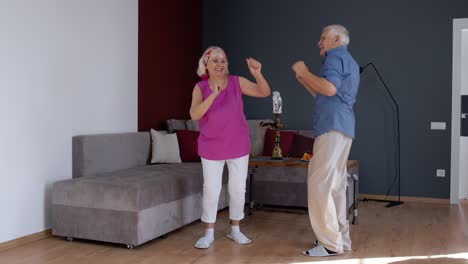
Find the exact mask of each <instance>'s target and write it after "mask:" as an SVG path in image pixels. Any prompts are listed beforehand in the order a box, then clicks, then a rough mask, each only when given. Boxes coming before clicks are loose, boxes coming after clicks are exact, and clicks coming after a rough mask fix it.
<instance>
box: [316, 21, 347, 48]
mask: <svg viewBox="0 0 468 264" xmlns="http://www.w3.org/2000/svg"><path fill="white" fill-rule="evenodd" d="M327 30H330V32H328V34H331V35H330V36H332V37H334V36H337V35H338V36H340V43H341V45H344V46H348V45H349V31H348V30H347V29H346V28H345V27H344V26H342V25H330V26H327V27H325V28H324V29H323V30H322V33H325V32H326V31H327Z"/></svg>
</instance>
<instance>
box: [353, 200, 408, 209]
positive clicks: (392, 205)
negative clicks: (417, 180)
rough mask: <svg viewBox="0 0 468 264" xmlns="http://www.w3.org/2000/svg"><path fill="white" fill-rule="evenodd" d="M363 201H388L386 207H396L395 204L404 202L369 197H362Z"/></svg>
mask: <svg viewBox="0 0 468 264" xmlns="http://www.w3.org/2000/svg"><path fill="white" fill-rule="evenodd" d="M362 201H363V202H368V201H373V202H380V203H388V204H387V205H385V207H387V208H390V207H395V206H398V205H400V204H403V202H401V201H389V200H380V199H368V198H364V199H362Z"/></svg>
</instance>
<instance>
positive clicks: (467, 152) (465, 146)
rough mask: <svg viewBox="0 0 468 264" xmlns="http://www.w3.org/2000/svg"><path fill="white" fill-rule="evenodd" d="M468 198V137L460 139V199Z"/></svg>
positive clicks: (466, 48)
mask: <svg viewBox="0 0 468 264" xmlns="http://www.w3.org/2000/svg"><path fill="white" fill-rule="evenodd" d="M461 53H462V59H461V72H462V74H461V94H462V95H468V76H467V74H466V73H467V72H468V29H465V30H463V31H462V51H461ZM467 197H468V137H461V138H460V198H467Z"/></svg>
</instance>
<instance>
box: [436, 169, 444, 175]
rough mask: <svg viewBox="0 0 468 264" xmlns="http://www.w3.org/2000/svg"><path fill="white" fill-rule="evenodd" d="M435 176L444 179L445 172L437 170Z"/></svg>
mask: <svg viewBox="0 0 468 264" xmlns="http://www.w3.org/2000/svg"><path fill="white" fill-rule="evenodd" d="M436 176H437V177H445V170H443V169H437V170H436Z"/></svg>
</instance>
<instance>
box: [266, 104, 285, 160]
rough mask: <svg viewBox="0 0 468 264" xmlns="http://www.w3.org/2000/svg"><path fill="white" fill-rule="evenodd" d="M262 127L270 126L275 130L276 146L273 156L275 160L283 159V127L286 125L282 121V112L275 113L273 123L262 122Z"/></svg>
mask: <svg viewBox="0 0 468 264" xmlns="http://www.w3.org/2000/svg"><path fill="white" fill-rule="evenodd" d="M260 126H261V127H269V128H271V129H273V130H274V131H275V147H274V148H273V153H272V154H271V158H272V159H274V160H281V159H283V151H282V150H281V145H280V143H281V136H280V135H281V134H280V131H281V128H283V127H285V125H284V124H282V123H281V120H280V114H279V113H278V114H275V122H273V123H265V122H260Z"/></svg>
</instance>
